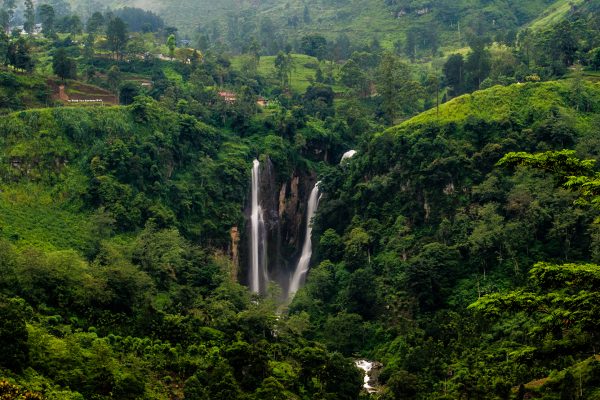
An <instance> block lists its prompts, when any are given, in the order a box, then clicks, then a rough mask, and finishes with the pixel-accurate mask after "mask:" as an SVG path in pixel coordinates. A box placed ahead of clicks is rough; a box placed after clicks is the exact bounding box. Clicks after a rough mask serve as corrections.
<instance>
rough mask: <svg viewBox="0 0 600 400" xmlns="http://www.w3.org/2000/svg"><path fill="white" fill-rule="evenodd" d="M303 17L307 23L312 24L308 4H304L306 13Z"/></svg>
mask: <svg viewBox="0 0 600 400" xmlns="http://www.w3.org/2000/svg"><path fill="white" fill-rule="evenodd" d="M302 19H303V20H304V23H305V24H310V21H311V18H310V10H309V9H308V5H305V6H304V13H303V16H302Z"/></svg>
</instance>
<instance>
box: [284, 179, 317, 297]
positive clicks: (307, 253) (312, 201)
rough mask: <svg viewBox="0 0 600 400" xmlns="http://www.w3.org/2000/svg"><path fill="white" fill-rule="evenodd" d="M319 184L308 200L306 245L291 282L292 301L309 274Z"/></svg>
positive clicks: (289, 293) (289, 294)
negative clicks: (313, 220)
mask: <svg viewBox="0 0 600 400" xmlns="http://www.w3.org/2000/svg"><path fill="white" fill-rule="evenodd" d="M319 183H320V182H317V183H316V184H315V186H314V187H313V189H312V191H311V192H310V197H309V199H308V207H307V210H306V236H305V237H304V245H303V246H302V255H301V256H300V260H298V265H297V266H296V269H295V270H294V274H293V275H292V278H291V280H290V286H289V288H288V296H289V298H290V299H291V298H292V297H294V294H296V292H297V291H298V289H299V288H300V284H301V283H302V281H303V279H304V278H305V277H306V273H307V272H308V267H309V264H310V257H311V255H312V240H311V234H312V219H313V217H314V216H315V213H316V212H317V207H318V206H319Z"/></svg>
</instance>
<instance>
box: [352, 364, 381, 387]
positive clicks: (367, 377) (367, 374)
mask: <svg viewBox="0 0 600 400" xmlns="http://www.w3.org/2000/svg"><path fill="white" fill-rule="evenodd" d="M355 365H356V367H357V368H358V369H360V370H362V371H363V372H364V373H365V375H364V378H363V389H365V390H366V391H367V393H376V392H377V389H376V388H374V387H373V386H371V384H370V382H371V370H372V369H373V363H372V362H370V361H367V360H358V361H356V362H355Z"/></svg>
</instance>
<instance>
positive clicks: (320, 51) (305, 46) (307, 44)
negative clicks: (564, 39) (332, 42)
mask: <svg viewBox="0 0 600 400" xmlns="http://www.w3.org/2000/svg"><path fill="white" fill-rule="evenodd" d="M300 46H301V49H302V51H303V52H304V54H306V55H309V56H312V57H316V58H317V59H319V60H322V59H323V58H325V54H326V53H327V39H325V37H323V36H321V35H318V34H311V35H306V36H304V37H303V38H302V40H301V44H300Z"/></svg>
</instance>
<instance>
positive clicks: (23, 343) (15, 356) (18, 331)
mask: <svg viewBox="0 0 600 400" xmlns="http://www.w3.org/2000/svg"><path fill="white" fill-rule="evenodd" d="M19 308H22V304H19V301H18V300H16V299H6V298H4V297H0V348H1V349H2V357H0V365H2V366H3V367H6V368H10V369H12V370H14V371H17V372H20V371H21V370H22V369H23V368H24V367H25V366H26V365H27V361H28V358H29V347H28V345H27V337H28V333H27V327H26V326H25V319H24V318H23V315H22V314H23V313H22V312H20V310H19Z"/></svg>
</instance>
